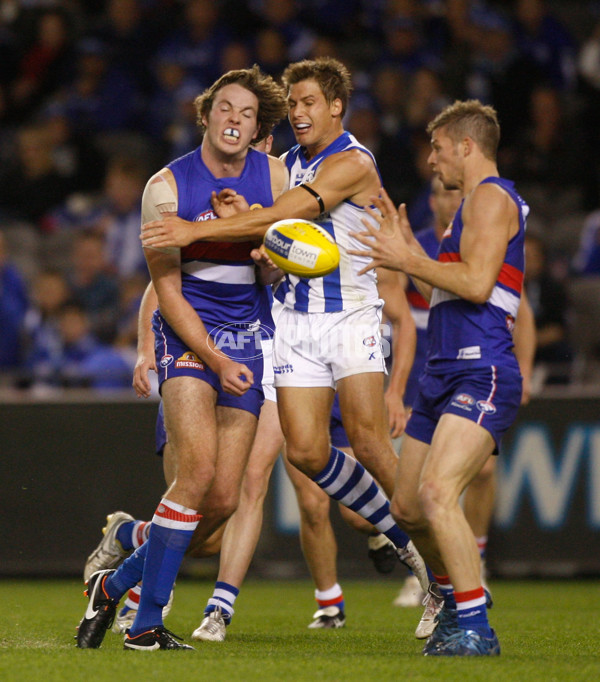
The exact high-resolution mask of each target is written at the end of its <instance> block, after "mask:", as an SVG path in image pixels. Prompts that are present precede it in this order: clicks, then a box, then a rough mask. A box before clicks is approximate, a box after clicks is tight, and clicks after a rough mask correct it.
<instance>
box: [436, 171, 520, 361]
mask: <svg viewBox="0 0 600 682" xmlns="http://www.w3.org/2000/svg"><path fill="white" fill-rule="evenodd" d="M483 183H493V184H496V185H499V186H500V187H501V188H502V189H503V190H505V191H506V192H507V194H509V196H510V197H511V198H512V199H513V201H514V202H515V203H516V204H517V208H518V210H519V230H518V232H517V234H516V235H514V237H513V238H512V239H511V240H510V241H509V243H508V247H507V250H506V255H505V257H504V263H503V264H502V268H501V270H500V274H499V275H498V279H497V281H496V284H495V285H494V288H493V290H492V293H491V295H490V297H489V298H488V300H487V301H486V302H485V303H483V304H477V303H472V302H470V301H466V300H464V299H461V298H459V297H458V296H456V295H455V294H451V293H449V292H447V291H444V290H442V289H438V288H434V290H433V293H432V297H431V301H430V307H431V310H430V313H429V323H428V329H427V334H428V352H427V369H428V370H429V371H430V372H433V373H437V372H443V371H446V370H447V369H448V368H449V367H450V366H452V367H453V368H457V367H463V368H465V369H466V368H468V367H484V366H489V365H500V364H510V365H514V363H515V362H516V360H515V356H514V353H513V351H512V348H513V338H512V331H513V328H514V322H515V318H516V316H517V311H518V309H519V303H520V300H521V290H522V288H523V274H524V269H525V256H524V252H523V247H524V240H525V228H526V221H527V215H528V214H529V206H528V205H527V204H526V203H525V201H524V200H523V199H522V198H521V197H520V196H519V195H518V194H517V192H516V191H515V189H514V184H513V182H512V181H510V180H506V179H504V178H498V177H489V178H486V179H485V180H483V181H482V183H481V184H483ZM462 209H463V203H461V205H460V207H459V209H458V211H457V212H456V215H455V216H454V220H453V221H452V225H451V228H450V229H449V230H447V231H446V233H445V234H444V236H443V238H442V242H441V244H440V249H439V252H438V261H440V262H446V263H447V262H458V261H460V238H461V235H462V231H463V227H464V226H463V221H462ZM457 363H458V364H457Z"/></svg>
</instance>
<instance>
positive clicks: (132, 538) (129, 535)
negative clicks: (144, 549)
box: [117, 521, 150, 550]
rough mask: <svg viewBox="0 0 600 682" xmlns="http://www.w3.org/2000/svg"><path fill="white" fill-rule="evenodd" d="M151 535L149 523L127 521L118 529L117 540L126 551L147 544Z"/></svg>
mask: <svg viewBox="0 0 600 682" xmlns="http://www.w3.org/2000/svg"><path fill="white" fill-rule="evenodd" d="M149 533H150V523H149V522H148V521H126V522H125V523H122V524H121V525H120V526H119V528H118V529H117V540H118V541H119V542H120V543H121V547H122V548H123V549H124V550H128V549H137V548H138V547H141V546H142V545H143V544H144V542H146V540H147V539H148V535H149Z"/></svg>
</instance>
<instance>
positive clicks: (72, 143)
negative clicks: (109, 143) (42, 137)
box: [40, 102, 106, 193]
mask: <svg viewBox="0 0 600 682" xmlns="http://www.w3.org/2000/svg"><path fill="white" fill-rule="evenodd" d="M40 118H41V125H42V126H43V127H44V128H45V130H46V133H47V134H48V136H49V139H50V144H51V145H52V158H53V160H54V165H55V167H56V169H57V171H58V172H59V174H60V175H61V177H63V178H64V180H65V181H66V182H67V184H68V187H69V193H74V192H97V191H99V190H100V189H101V188H102V181H103V180H104V174H105V166H106V159H105V157H104V154H103V153H102V152H101V151H100V149H99V148H98V145H97V143H96V140H95V137H94V135H89V134H86V133H83V132H81V131H80V132H76V131H75V130H74V127H73V124H72V123H71V121H70V120H69V118H68V117H67V115H66V111H65V108H64V107H63V106H62V105H61V104H59V103H58V102H55V103H52V104H49V105H48V106H47V107H46V108H45V109H43V110H42V112H41V116H40Z"/></svg>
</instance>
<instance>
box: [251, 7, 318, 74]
mask: <svg viewBox="0 0 600 682" xmlns="http://www.w3.org/2000/svg"><path fill="white" fill-rule="evenodd" d="M301 5H302V3H300V2H296V1H295V0H260V2H259V3H258V7H257V9H258V13H259V15H260V17H261V18H262V20H263V21H264V23H265V25H266V26H268V27H269V28H271V29H273V30H275V31H277V32H278V33H279V34H280V35H281V36H282V38H283V42H284V44H285V45H286V46H287V53H288V60H289V61H297V60H299V59H303V58H305V57H306V56H307V55H308V53H309V52H310V49H311V47H312V44H313V41H314V39H315V35H314V33H313V32H312V30H311V28H310V26H308V25H307V24H306V23H305V22H302V21H301V20H300V16H299V11H300V6H301ZM259 63H260V66H261V68H263V64H262V63H261V62H260V61H259Z"/></svg>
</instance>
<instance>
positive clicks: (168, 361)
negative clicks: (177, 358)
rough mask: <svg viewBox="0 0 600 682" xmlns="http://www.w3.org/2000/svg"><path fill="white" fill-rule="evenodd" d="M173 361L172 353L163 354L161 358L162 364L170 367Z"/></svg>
mask: <svg viewBox="0 0 600 682" xmlns="http://www.w3.org/2000/svg"><path fill="white" fill-rule="evenodd" d="M172 362H173V356H172V355H163V356H162V358H161V359H160V366H161V367H168V366H169V365H170V364H171V363H172Z"/></svg>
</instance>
